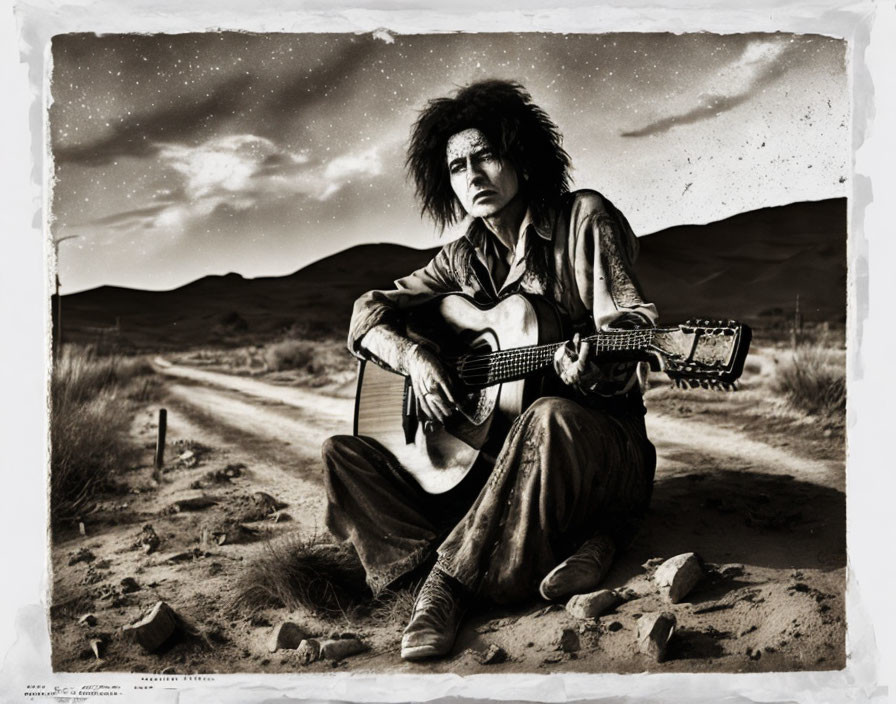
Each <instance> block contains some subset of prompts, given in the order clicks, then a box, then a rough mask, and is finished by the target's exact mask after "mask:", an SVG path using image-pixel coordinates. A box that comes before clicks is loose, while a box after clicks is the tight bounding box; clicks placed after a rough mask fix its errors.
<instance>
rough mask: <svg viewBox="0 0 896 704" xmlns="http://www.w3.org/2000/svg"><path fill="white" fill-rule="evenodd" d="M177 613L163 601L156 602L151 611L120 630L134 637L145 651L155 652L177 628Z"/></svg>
mask: <svg viewBox="0 0 896 704" xmlns="http://www.w3.org/2000/svg"><path fill="white" fill-rule="evenodd" d="M177 622H178V619H177V614H175V613H174V609H172V608H171V607H170V606H168V604H167V603H165V602H164V601H160V602H157V603H156V605H155V606H153V608H152V611H150V612H149V614H147V615H146V616H144V617H143V618H142V619H141V620H139V621H137V623H132V624H130V625H128V626H125V627H124V628H122V632H123V633H124V634H125V635H127V636H131V637H133V638H134V640H136V641H137V643H139V644H140V645H141V646H142V647H143V649H144V650H146V651H147V652H150V653H152V652H155V651H156V650H158V649H159V647H160V646H161V645H162V643H164V642H165V641H166V640H168V639H169V638H170V637H171V636H172V635H174V632H175V631H176V630H177Z"/></svg>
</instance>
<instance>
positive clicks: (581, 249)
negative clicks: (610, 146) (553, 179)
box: [573, 192, 658, 330]
mask: <svg viewBox="0 0 896 704" xmlns="http://www.w3.org/2000/svg"><path fill="white" fill-rule="evenodd" d="M575 207H576V210H577V211H578V212H577V213H576V214H575V215H577V217H574V218H573V222H574V226H575V227H576V229H577V232H576V233H575V238H574V240H573V241H574V243H575V244H574V246H575V258H574V262H575V264H574V267H575V277H576V285H577V288H578V291H579V295H580V296H581V298H582V304H583V305H584V306H585V307H586V308H590V309H591V312H592V315H593V316H594V324H595V327H596V328H597V329H598V330H606V329H608V328H612V327H652V326H654V325H656V321H657V317H658V316H657V310H656V306H655V305H654V304H653V303H648V302H646V301H645V300H644V296H643V295H642V293H641V290H640V288H639V286H638V284H637V280H636V279H635V277H634V275H633V274H632V268H633V264H634V260H635V258H636V256H637V252H638V239H637V237H635V234H634V232H632V229H631V227H630V226H629V224H628V221H627V220H626V219H625V216H624V215H622V213H620V212H619V211H618V210H617V209H616V208H615V207H614V206H613V205H612V204H611V203H610V202H609V201H607V200H606V199H604V198H603V197H602V196H600V195H599V194H597V193H595V192H586V194H585V195H583V196H581V197H580V198H579V202H577V203H576V206H575Z"/></svg>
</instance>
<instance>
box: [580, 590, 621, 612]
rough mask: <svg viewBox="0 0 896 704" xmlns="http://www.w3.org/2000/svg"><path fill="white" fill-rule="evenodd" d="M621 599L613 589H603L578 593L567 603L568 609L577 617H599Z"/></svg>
mask: <svg viewBox="0 0 896 704" xmlns="http://www.w3.org/2000/svg"><path fill="white" fill-rule="evenodd" d="M620 601H622V599H621V598H620V597H619V595H618V594H617V593H616V592H614V591H613V590H612V589H601V590H600V591H596V592H591V593H590V594H576V595H575V596H574V597H572V599H570V600H569V601H568V602H567V603H566V610H567V611H568V612H569V613H570V615H571V616H574V617H576V618H597V617H598V616H600V615H602V614H605V613H606V612H607V611H609V610H610V609H612V608H613V607H614V606H616V605H617V604H618V603H619V602H620Z"/></svg>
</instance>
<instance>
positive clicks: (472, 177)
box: [467, 159, 485, 186]
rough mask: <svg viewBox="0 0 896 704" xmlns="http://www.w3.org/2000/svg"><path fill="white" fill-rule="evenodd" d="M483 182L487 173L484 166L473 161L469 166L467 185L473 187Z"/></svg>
mask: <svg viewBox="0 0 896 704" xmlns="http://www.w3.org/2000/svg"><path fill="white" fill-rule="evenodd" d="M483 180H485V171H484V170H483V168H482V165H481V164H480V163H478V162H477V161H474V160H472V159H471V160H470V162H469V163H468V164H467V184H468V185H471V186H472V185H473V184H476V183H481V182H482V181H483Z"/></svg>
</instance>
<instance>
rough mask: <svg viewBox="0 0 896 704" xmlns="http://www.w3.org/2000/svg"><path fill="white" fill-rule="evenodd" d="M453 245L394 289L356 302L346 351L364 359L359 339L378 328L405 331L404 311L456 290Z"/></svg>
mask: <svg viewBox="0 0 896 704" xmlns="http://www.w3.org/2000/svg"><path fill="white" fill-rule="evenodd" d="M454 245H455V243H449V244H447V245H445V246H444V247H442V249H440V250H439V251H438V252H437V253H436V256H435V257H433V259H432V261H430V262H429V264H427V265H426V266H424V267H423V268H422V269H418V270H417V271H415V272H413V273H411V274H409V275H408V276H405V277H403V278H401V279H398V280H397V281H396V282H395V288H394V289H389V290H381V291H368V292H367V293H365V294H364V295H363V296H361V297H360V298H358V300H356V301H355V306H354V309H353V310H352V319H351V322H350V324H349V333H348V348H349V350H350V351H351V353H352V354H354V355H355V356H357V357H364V356H365V355H364V352H363V350H362V348H361V340H362V339H363V338H364V335H366V334H367V333H368V331H370V330H371V329H372V328H374V327H376V326H377V325H388V326H389V327H390V328H392V329H393V330H396V331H399V332H403V331H404V316H403V315H402V312H403V310H404V309H406V308H409V307H411V306H414V305H419V304H422V303H425V302H426V301H428V300H430V299H432V298H434V297H436V296H438V295H440V294H444V293H450V292H452V291H457V290H459V286H458V284H457V279H456V276H455V274H454V270H453V267H452V264H451V259H452V256H453V251H454V249H455V246H454Z"/></svg>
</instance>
